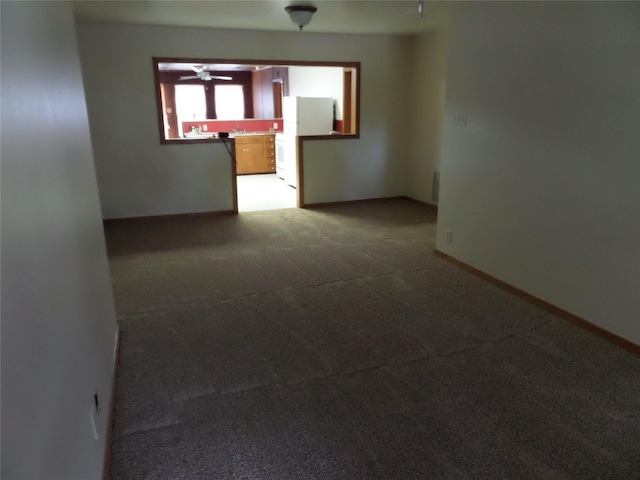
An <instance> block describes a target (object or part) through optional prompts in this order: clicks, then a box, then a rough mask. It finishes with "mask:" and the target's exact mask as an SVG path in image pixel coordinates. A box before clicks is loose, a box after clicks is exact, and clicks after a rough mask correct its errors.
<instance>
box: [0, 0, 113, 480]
mask: <svg viewBox="0 0 640 480" xmlns="http://www.w3.org/2000/svg"><path fill="white" fill-rule="evenodd" d="M1 9H2V10H1V17H2V27H1V32H2V40H1V41H2V59H1V60H2V68H1V71H2V80H1V81H2V140H1V142H0V144H1V145H2V189H1V191H2V201H1V203H2V217H1V218H2V239H1V242H0V243H1V244H2V302H1V304H2V346H1V348H0V349H1V351H2V374H1V378H2V467H1V468H2V478H3V479H6V480H10V479H44V478H47V479H64V480H72V479H77V480H98V479H100V478H102V463H103V462H102V461H103V454H104V447H105V434H106V427H107V419H108V416H109V411H110V407H109V401H110V396H111V385H112V375H113V360H114V358H113V357H114V348H115V336H116V321H115V311H114V306H113V298H112V294H111V284H110V279H109V267H108V264H107V256H106V249H105V242H104V234H103V230H102V221H101V215H100V206H99V202H98V189H97V185H96V177H95V169H94V164H93V159H92V154H91V143H90V138H89V124H88V121H87V111H86V107H85V101H84V93H83V88H82V76H81V72H80V61H79V58H78V47H77V43H76V38H75V32H74V28H75V27H74V24H73V16H72V12H71V8H70V6H69V5H68V4H67V3H66V2H1ZM43 72H46V74H44V73H43ZM96 393H97V394H98V397H99V401H100V405H101V409H102V410H101V412H100V414H99V415H97V416H96V417H95V418H96V426H97V432H98V438H97V439H95V438H94V433H93V427H92V425H91V412H92V410H93V409H94V398H93V396H94V394H96Z"/></svg>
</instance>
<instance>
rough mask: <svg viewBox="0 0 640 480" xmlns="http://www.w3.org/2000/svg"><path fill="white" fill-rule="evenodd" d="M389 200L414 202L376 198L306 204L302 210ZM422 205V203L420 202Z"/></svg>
mask: <svg viewBox="0 0 640 480" xmlns="http://www.w3.org/2000/svg"><path fill="white" fill-rule="evenodd" d="M388 200H410V201H414V200H413V199H411V198H409V197H405V196H403V195H399V196H397V197H376V198H363V199H360V200H344V201H341V202H320V203H305V204H304V206H303V207H300V208H323V207H339V206H342V205H356V204H358V203H373V202H384V201H388ZM418 203H420V202H418Z"/></svg>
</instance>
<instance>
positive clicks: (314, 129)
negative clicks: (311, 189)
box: [282, 97, 333, 187]
mask: <svg viewBox="0 0 640 480" xmlns="http://www.w3.org/2000/svg"><path fill="white" fill-rule="evenodd" d="M282 120H283V136H284V152H283V153H284V169H283V174H284V175H283V177H284V181H285V182H286V183H287V184H289V185H291V186H292V187H297V186H298V157H297V155H298V152H297V137H298V136H302V135H329V133H330V132H331V131H332V130H333V98H323V97H284V98H283V99H282Z"/></svg>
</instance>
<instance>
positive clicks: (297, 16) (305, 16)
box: [285, 5, 318, 30]
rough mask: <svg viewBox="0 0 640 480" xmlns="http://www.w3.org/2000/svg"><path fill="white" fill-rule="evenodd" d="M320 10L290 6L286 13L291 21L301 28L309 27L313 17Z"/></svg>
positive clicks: (302, 6)
mask: <svg viewBox="0 0 640 480" xmlns="http://www.w3.org/2000/svg"><path fill="white" fill-rule="evenodd" d="M317 10H318V9H317V8H316V7H314V6H311V5H289V6H288V7H285V11H286V12H287V13H288V14H289V18H291V21H292V22H293V23H295V24H296V25H298V26H299V27H300V30H302V27H304V26H305V25H309V22H310V21H311V17H312V16H313V14H314V13H316V11H317Z"/></svg>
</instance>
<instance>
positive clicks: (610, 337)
mask: <svg viewBox="0 0 640 480" xmlns="http://www.w3.org/2000/svg"><path fill="white" fill-rule="evenodd" d="M433 253H434V255H437V256H438V257H441V258H443V259H444V260H446V261H448V262H449V263H451V264H453V265H455V266H457V267H459V268H462V269H463V270H466V271H467V272H470V273H472V274H474V275H476V276H478V277H480V278H482V279H483V280H486V281H488V282H491V283H493V284H494V285H497V286H498V287H500V288H502V289H504V290H506V291H508V292H511V293H513V294H514V295H517V296H518V297H520V298H523V299H524V300H527V301H529V302H531V303H533V304H535V305H538V306H539V307H541V308H543V309H545V310H547V311H548V312H550V313H553V314H555V315H557V316H559V317H560V318H562V319H564V320H566V321H568V322H570V323H572V324H573V325H575V326H577V327H579V328H581V329H583V330H586V331H587V332H590V333H593V334H595V335H597V336H598V337H600V338H602V339H603V340H606V341H607V342H609V343H612V344H614V345H616V346H618V347H620V348H623V349H624V350H626V351H628V352H630V353H632V354H634V355H637V356H640V345H636V344H635V343H633V342H631V341H630V340H627V339H626V338H622V337H620V336H618V335H616V334H615V333H611V332H609V331H608V330H605V329H604V328H602V327H599V326H597V325H594V324H593V323H591V322H589V321H587V320H585V319H584V318H580V317H578V316H577V315H574V314H573V313H570V312H567V311H566V310H563V309H562V308H560V307H556V306H555V305H553V304H551V303H549V302H546V301H545V300H542V299H540V298H538V297H535V296H533V295H531V294H529V293H527V292H525V291H524V290H520V289H519V288H516V287H514V286H513V285H510V284H508V283H506V282H503V281H502V280H498V279H497V278H495V277H493V276H491V275H489V274H488V273H485V272H483V271H482V270H478V269H477V268H474V267H472V266H471V265H467V264H466V263H464V262H461V261H460V260H458V259H456V258H453V257H451V256H450V255H447V254H446V253H443V252H441V251H440V250H438V249H436V250H434V251H433Z"/></svg>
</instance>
